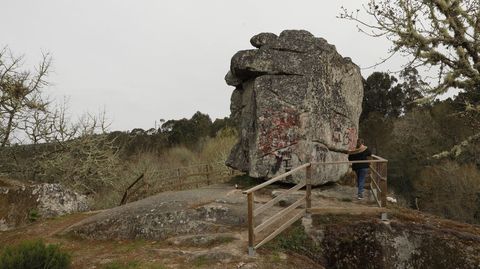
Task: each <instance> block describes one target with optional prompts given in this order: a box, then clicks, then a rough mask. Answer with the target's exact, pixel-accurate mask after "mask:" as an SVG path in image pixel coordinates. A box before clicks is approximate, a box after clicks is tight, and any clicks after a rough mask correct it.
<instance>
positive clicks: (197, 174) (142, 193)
mask: <svg viewBox="0 0 480 269" xmlns="http://www.w3.org/2000/svg"><path fill="white" fill-rule="evenodd" d="M240 174H242V173H240V172H238V171H235V170H233V169H231V168H229V167H227V166H225V164H224V163H220V162H218V163H209V164H195V165H190V166H183V167H176V168H171V169H162V170H156V171H147V172H144V173H142V174H141V175H140V176H139V177H138V178H137V179H136V180H135V181H134V182H133V183H132V184H131V185H130V186H129V187H128V188H127V189H126V190H125V193H124V195H123V198H122V202H121V204H125V203H127V202H132V201H136V200H140V199H142V198H145V197H148V196H150V195H153V194H157V193H160V192H164V191H171V190H183V189H191V188H198V187H200V186H205V185H210V184H213V183H221V182H224V181H226V180H229V179H230V178H231V177H233V176H236V175H240Z"/></svg>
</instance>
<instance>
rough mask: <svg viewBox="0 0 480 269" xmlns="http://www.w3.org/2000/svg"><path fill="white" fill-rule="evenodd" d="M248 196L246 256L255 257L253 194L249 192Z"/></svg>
mask: <svg viewBox="0 0 480 269" xmlns="http://www.w3.org/2000/svg"><path fill="white" fill-rule="evenodd" d="M247 195H248V255H249V256H253V255H255V248H254V241H255V234H254V231H253V228H254V227H253V225H254V222H253V192H250V193H248V194H247Z"/></svg>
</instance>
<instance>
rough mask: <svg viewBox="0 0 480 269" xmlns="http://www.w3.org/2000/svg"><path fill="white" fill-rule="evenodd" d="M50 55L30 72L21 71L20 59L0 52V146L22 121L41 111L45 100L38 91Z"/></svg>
mask: <svg viewBox="0 0 480 269" xmlns="http://www.w3.org/2000/svg"><path fill="white" fill-rule="evenodd" d="M51 61H52V60H51V57H50V54H48V53H44V54H43V55H42V60H41V61H40V63H39V65H38V66H37V67H36V68H35V70H34V71H30V70H25V69H23V57H17V56H14V55H13V54H12V52H11V51H10V50H9V49H8V48H3V49H2V50H0V147H1V148H4V147H5V146H7V145H8V144H9V143H10V141H11V139H12V134H13V133H14V132H15V131H16V130H17V129H18V128H20V127H21V126H22V122H23V123H24V122H25V119H26V118H28V117H30V116H32V115H36V116H37V117H39V116H40V114H41V112H45V110H46V106H47V104H48V101H46V100H45V99H44V98H43V95H42V89H43V88H44V87H45V86H47V85H48V82H47V81H46V76H47V75H48V72H49V69H50V65H51Z"/></svg>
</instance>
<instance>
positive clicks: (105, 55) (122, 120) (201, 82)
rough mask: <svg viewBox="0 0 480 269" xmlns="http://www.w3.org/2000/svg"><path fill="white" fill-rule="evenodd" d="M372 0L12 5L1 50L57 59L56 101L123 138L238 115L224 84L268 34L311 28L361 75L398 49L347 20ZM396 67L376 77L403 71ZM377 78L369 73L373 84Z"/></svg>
mask: <svg viewBox="0 0 480 269" xmlns="http://www.w3.org/2000/svg"><path fill="white" fill-rule="evenodd" d="M366 2H367V1H366V0H362V1H360V0H342V1H338V0H335V1H334V0H330V1H319V0H312V1H300V0H299V1H279V0H268V1H266V0H262V1H259V0H256V1H251V0H242V1H231V0H202V1H199V0H175V1H173V0H170V1H164V0H162V1H160V0H156V1H155V0H130V1H123V0H109V1H107V0H81V1H80V0H76V1H73V0H42V1H38V0H2V5H1V12H0V14H1V15H0V25H1V27H0V46H8V47H9V48H10V49H11V50H12V51H13V52H14V53H15V54H17V55H22V54H24V55H25V57H26V63H25V64H26V65H25V66H26V67H32V66H33V64H35V63H37V62H38V61H39V58H40V56H41V52H42V51H48V52H50V53H52V55H53V72H52V73H51V74H50V76H49V79H48V80H49V81H50V82H51V83H52V85H50V86H49V87H48V89H47V93H48V94H49V95H50V96H52V97H54V98H58V99H62V98H63V96H67V97H68V98H69V100H70V102H69V103H70V110H71V112H72V114H74V115H79V114H81V113H83V112H86V111H90V112H97V111H98V110H99V109H102V108H103V107H105V108H106V111H107V114H108V116H109V118H110V119H111V120H112V121H113V125H112V129H113V130H127V129H132V128H136V127H140V128H151V127H154V124H155V121H157V122H158V120H159V119H179V118H183V117H187V118H189V117H191V115H192V114H193V113H195V112H196V111H201V112H204V113H208V114H209V115H210V116H211V117H212V119H215V118H223V117H225V116H228V115H229V114H230V111H229V105H230V95H231V92H232V90H233V88H232V87H230V86H227V85H226V84H225V81H224V76H225V74H226V72H227V71H228V69H229V65H230V59H231V57H232V56H233V54H235V52H237V51H238V50H242V49H249V48H252V47H251V45H250V42H249V40H250V38H251V37H252V36H253V35H255V34H257V33H260V32H273V33H275V34H279V33H280V32H281V31H282V30H284V29H305V30H308V31H310V32H311V33H313V34H314V35H315V36H318V37H323V38H325V39H327V41H328V42H329V43H331V44H334V45H335V46H336V47H337V50H338V51H339V53H340V54H342V55H343V56H345V57H350V58H352V59H353V61H354V62H355V63H357V64H358V65H359V66H361V67H366V66H370V65H372V64H374V63H375V62H378V61H379V60H380V58H381V57H384V56H385V55H386V54H387V49H388V47H389V43H388V42H387V41H385V40H382V39H374V38H371V37H367V36H365V35H363V34H361V33H359V32H358V31H357V29H356V27H355V24H354V23H352V22H348V21H343V20H340V19H337V18H336V16H337V15H338V14H339V12H340V7H341V6H342V5H343V6H345V7H349V8H350V9H356V8H361V5H362V3H366ZM400 62H401V59H393V60H391V61H389V62H387V63H386V64H384V65H382V66H380V67H378V68H377V69H376V70H380V71H384V70H387V69H390V70H397V69H399V67H400ZM373 71H375V70H372V69H368V70H362V73H363V75H364V76H366V75H368V74H370V73H371V72H373Z"/></svg>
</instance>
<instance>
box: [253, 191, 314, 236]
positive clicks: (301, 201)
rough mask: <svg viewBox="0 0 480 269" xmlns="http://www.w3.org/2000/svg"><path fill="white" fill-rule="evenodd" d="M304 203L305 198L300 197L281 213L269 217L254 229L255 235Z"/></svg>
mask: <svg viewBox="0 0 480 269" xmlns="http://www.w3.org/2000/svg"><path fill="white" fill-rule="evenodd" d="M304 202H305V197H302V198H301V199H298V200H297V201H296V202H295V203H293V204H291V205H290V206H289V207H287V208H285V209H283V210H282V211H280V212H278V213H277V214H275V215H273V216H272V217H270V218H269V219H267V220H266V221H264V222H262V224H260V225H258V226H257V227H256V228H255V229H254V232H255V234H258V233H259V232H261V231H263V230H264V229H265V228H267V227H268V226H270V225H272V224H273V223H274V222H275V221H277V220H279V219H281V218H283V217H285V216H286V215H287V214H288V213H290V212H292V211H293V210H294V209H295V208H297V207H298V206H299V205H301V204H302V203H304Z"/></svg>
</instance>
